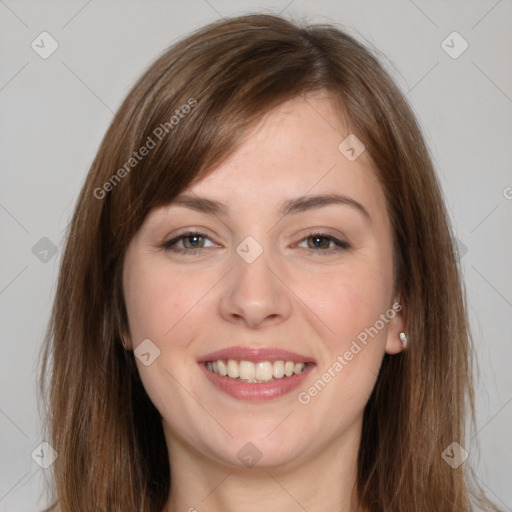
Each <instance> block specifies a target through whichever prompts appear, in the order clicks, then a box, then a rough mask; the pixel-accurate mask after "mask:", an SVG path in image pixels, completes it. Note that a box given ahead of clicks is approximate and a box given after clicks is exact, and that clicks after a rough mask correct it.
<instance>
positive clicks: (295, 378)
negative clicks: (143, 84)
mask: <svg viewBox="0 0 512 512" xmlns="http://www.w3.org/2000/svg"><path fill="white" fill-rule="evenodd" d="M348 135H349V132H348V131H347V130H346V128H345V127H344V123H343V122H342V120H341V119H340V115H339V114H338V113H337V111H336V110H335V109H334V106H333V104H332V103H331V101H330V100H329V98H328V97H327V96H324V95H319V94H316V95H311V96H309V97H307V101H306V99H304V98H296V99H293V100H290V101H288V102H286V103H284V104H283V105H281V106H280V107H279V108H277V109H276V110H274V111H272V112H271V113H269V114H268V115H267V116H266V117H265V119H264V120H263V121H262V122H261V123H260V124H259V125H258V126H257V127H256V128H255V129H254V130H253V131H252V132H251V133H250V135H249V136H248V137H247V138H246V140H245V142H244V143H243V144H242V146H241V147H239V148H238V150H237V151H236V152H235V153H234V154H233V155H232V156H231V157H230V158H229V159H228V160H226V161H225V162H224V163H223V164H222V165H221V166H219V167H218V168H216V169H215V170H214V171H213V172H211V173H210V174H208V175H207V176H206V177H204V178H202V179H201V180H200V181H197V182H196V183H195V184H193V185H192V186H191V187H189V188H188V189H187V190H185V191H184V192H183V194H182V195H181V196H180V199H179V200H176V201H173V203H171V204H169V205H168V206H166V207H163V208H160V209H157V210H154V211H153V212H151V213H150V214H149V215H148V217H147V218H146V219H145V222H144V224H143V225H142V227H141V228H140V230H139V231H138V232H137V234H136V235H135V237H134V238H133V239H132V241H131V243H130V245H129V248H128V251H127V254H126V258H125V263H124V275H123V285H124V294H125V302H126V307H127V312H128V318H129V331H130V339H129V340H126V341H127V342H128V344H129V345H130V344H131V347H132V348H133V349H135V354H136V356H138V357H136V362H137V366H138V370H139V373H140V376H141V378H142V381H143V384H144V387H145V389H146V390H147V393H148V395H149V397H150V398H151V400H152V402H153V403H154V404H155V406H156V407H157V409H158V410H159V412H160V414H161V416H162V422H163V427H164V432H165V435H166V439H167V444H168V448H169V451H170V452H171V453H172V452H173V448H174V447H176V448H177V450H178V448H179V447H181V448H180V449H182V450H187V449H188V450H191V451H193V450H197V453H201V454H202V455H201V456H202V457H206V459H205V460H209V461H210V462H216V463H221V464H224V465H228V466H238V467H241V466H243V465H244V464H245V465H247V464H250V462H248V461H249V459H248V458H247V457H249V458H251V457H252V460H253V461H256V459H259V460H258V461H257V463H258V465H261V466H268V467H277V466H279V467H287V466H293V465H297V464H305V463H307V462H308V461H310V460H313V459H314V458H315V457H316V456H319V455H320V454H321V453H324V452H325V451H326V448H327V447H329V449H333V448H334V447H339V448H340V449H343V447H348V446H354V445H357V444H358V442H359V434H360V429H361V425H362V414H363V410H364V407H365V404H366V402H367V401H368V398H369V395H370V393H371V391H372V389H373V387H374V384H375V381H376V378H377V374H378V371H379V367H380V364H381V362H382V358H383V356H384V353H385V352H388V353H396V352H398V351H399V350H400V341H399V332H400V331H401V330H402V327H403V325H402V313H401V312H400V311H399V309H400V306H397V304H396V302H397V297H395V295H394V291H393V259H392V257H393V255H392V234H391V228H390V220H389V218H388V215H387V212H386V203H385V198H384V195H383V192H382V189H381V187H380V185H379V183H378V181H377V179H376V177H375V175H374V172H373V171H372V170H371V169H370V166H369V161H368V159H367V155H366V154H365V153H364V152H363V153H362V154H361V155H360V156H359V157H358V158H356V159H355V160H353V161H351V160H349V159H348V158H347V156H346V155H347V154H349V155H350V153H343V152H342V151H341V150H340V149H339V148H338V146H339V145H340V143H341V142H342V141H343V140H344V139H345V138H346V137H347V136H348ZM191 233H192V234H191ZM143 340H146V341H143ZM147 340H150V341H147ZM208 361H210V362H212V363H213V362H215V364H208ZM218 361H221V362H218ZM287 363H288V364H287ZM303 363H306V364H305V366H303ZM226 372H228V375H222V374H223V373H224V374H225V373H226ZM283 372H284V375H283ZM290 372H293V373H292V375H289V374H290ZM237 375H238V377H237ZM241 377H242V378H243V379H241ZM263 381H264V382H263ZM247 443H252V444H247ZM178 451H179V450H178ZM171 457H172V455H171ZM171 464H172V460H171Z"/></svg>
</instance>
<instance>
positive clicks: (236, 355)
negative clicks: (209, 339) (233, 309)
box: [198, 347, 315, 363]
mask: <svg viewBox="0 0 512 512" xmlns="http://www.w3.org/2000/svg"><path fill="white" fill-rule="evenodd" d="M219 359H234V360H236V361H252V362H253V363H257V362H259V361H271V362H272V361H280V360H281V361H293V362H294V363H314V362H315V360H314V359H313V358H311V357H309V356H305V355H302V354H297V353H296V352H290V351H289V350H282V349H279V348H272V347H268V348H264V347H260V348H251V347H229V348H224V349H222V350H217V351H215V352H210V353H209V354H206V355H205V356H202V357H200V358H199V359H198V362H199V363H204V362H207V361H218V360H219Z"/></svg>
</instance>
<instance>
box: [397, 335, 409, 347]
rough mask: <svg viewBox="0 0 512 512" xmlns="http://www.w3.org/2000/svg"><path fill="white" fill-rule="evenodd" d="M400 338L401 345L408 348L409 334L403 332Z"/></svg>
mask: <svg viewBox="0 0 512 512" xmlns="http://www.w3.org/2000/svg"><path fill="white" fill-rule="evenodd" d="M399 337H400V343H401V344H402V347H403V348H407V343H409V337H408V336H407V334H405V332H401V333H400V334H399Z"/></svg>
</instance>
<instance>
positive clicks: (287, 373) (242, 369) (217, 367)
mask: <svg viewBox="0 0 512 512" xmlns="http://www.w3.org/2000/svg"><path fill="white" fill-rule="evenodd" d="M206 368H208V370H210V371H212V372H214V373H216V374H217V375H222V376H223V377H226V376H227V377H230V378H231V379H239V380H243V381H245V382H251V383H256V382H270V381H272V380H275V379H282V378H283V377H291V376H292V375H293V374H295V375H298V374H299V373H302V372H303V371H304V368H306V363H294V362H293V361H282V360H280V361H274V362H273V363H272V362H270V361H259V362H257V363H253V362H252V361H236V360H234V359H228V361H227V362H225V361H223V360H222V359H219V360H218V361H208V362H207V363H206Z"/></svg>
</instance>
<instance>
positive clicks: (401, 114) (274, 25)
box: [41, 14, 494, 512]
mask: <svg viewBox="0 0 512 512" xmlns="http://www.w3.org/2000/svg"><path fill="white" fill-rule="evenodd" d="M314 91H327V92H328V93H329V95H330V97H331V98H332V99H333V101H335V102H336V105H337V106H338V107H339V111H340V114H342V115H344V116H345V117H346V119H347V120H348V123H349V125H350V129H351V132H352V133H354V134H356V135H357V137H358V138H360V139H361V140H362V141H363V142H364V144H365V145H366V150H367V152H368V155H369V156H370V157H371V161H372V166H373V168H374V172H375V173H376V175H377V176H378V178H379V180H380V183H381V186H382V188H383V190H384V192H385V196H386V198H387V206H388V211H389V215H390V218H391V222H392V227H393V239H394V259H395V283H396V289H397V291H398V293H399V295H400V297H401V300H402V303H403V304H404V305H405V308H406V311H407V323H408V326H407V327H408V333H409V337H410V340H411V341H410V346H409V349H408V350H407V351H406V352H405V353H402V354H400V355H393V356H390V355H386V356H385V358H384V361H383V365H382V368H381V372H380V375H379V377H378V380H377V384H376V387H375V389H374V391H373V394H372V395H371V397H370V400H369V402H368V404H367V406H366V409H365V413H364V423H363V432H362V442H361V446H360V449H359V464H358V491H359V495H360V499H361V503H362V504H363V506H365V507H367V508H368V509H369V510H371V511H372V512H374V511H384V510H385V511H390V510H393V511H397V512H402V511H403V512H411V511H434V510H435V511H436V512H444V511H457V512H458V511H462V510H472V508H471V507H472V505H471V504H470V501H471V494H470V490H469V483H468V471H467V464H466V463H465V464H462V465H461V466H459V467H458V468H456V469H453V468H452V467H451V466H450V465H449V464H448V463H447V462H445V460H444V459H443V458H442V453H443V451H444V450H445V449H446V448H447V447H448V446H449V445H450V444H451V443H452V442H457V443H459V444H460V445H461V446H464V444H465V436H464V432H465V420H466V416H467V413H469V415H470V416H471V415H472V413H473V388H472V381H471V374H472V367H471V342H470V335H469V332H468V321H467V315H466V311H465V304H464V294H463V289H462V285H461V281H460V277H459V269H458V265H457V259H456V254H455V251H454V246H453V242H452V240H453V238H452V235H451V230H450V226H449V223H448V218H447V212H446V210H445V206H444V204H443V198H442V194H441V191H440V188H439V184H438V181H437V178H436V176H435V172H434V169H433V165H432V162H431V158H430V156H429V152H428V150H427V147H426V145H425V143H424V140H423V137H422V134H421V132H420V129H419V127H418V124H417V122H416V120H415V117H414V115H413V113H412V111H411V109H410V107H409V106H408V104H407V101H406V100H405V98H404V95H403V94H402V92H401V91H400V90H399V88H398V87H397V86H396V85H395V83H394V82H393V80H392V79H391V78H390V76H389V75H388V73H387V72H386V71H385V69H384V67H383V66H382V65H381V64H380V63H379V61H378V59H377V58H376V57H375V56H374V55H373V53H372V52H371V51H370V50H369V49H367V48H366V47H365V46H364V45H363V44H361V43H360V42H358V41H357V40H356V39H355V38H353V37H352V36H350V35H349V34H347V33H346V32H345V31H343V30H340V29H338V28H336V27H334V26H333V25H304V26H301V25H300V24H295V23H292V22H290V21H288V20H285V19H283V18H281V17H278V16H271V15H263V14H254V15H246V16H240V17H237V18H231V19H228V20H222V21H219V22H216V23H213V24H211V25H208V26H206V27H204V28H202V29H200V30H198V31H196V32H195V33H193V34H192V35H190V36H189V37H187V38H186V39H184V40H182V41H180V42H178V43H177V44H175V45H174V46H172V47H171V48H170V49H168V50H167V51H166V52H165V53H164V54H163V55H162V56H161V57H160V58H158V60H156V62H154V63H153V64H152V65H151V66H150V67H149V68H148V70H147V71H146V72H145V73H144V74H143V75H142V76H141V78H140V79H139V80H138V81H137V83H136V84H135V86H134V87H133V88H132V90H131V91H130V93H129V94H128V96H127V98H126V99H125V101H124V102H123V104H122V105H121V107H120V108H119V111H118V112H117V115H116V117H115V119H114V120H113V121H112V124H111V126H110V127H109V129H108V131H107V133H106V135H105V137H104V139H103V141H102V143H101V146H100V148H99V151H98V153H97V155H96V158H95V160H94V162H93V164H92V167H91V169H90V171H89V174H88V176H87V179H86V181H85V184H84V186H83V188H82V191H81V194H80V197H79V199H78V204H77V206H76V210H75V213H74V216H73V219H72V221H71V225H70V229H69V233H68V238H67V243H66V248H65V252H64V254H63V258H62V262H61V268H60V275H59V281H58V288H57V292H56V297H55V303H54V308H53V312H52V316H51V322H50V325H49V328H48V332H47V336H46V340H45V345H44V350H43V354H42V361H43V363H42V369H41V389H42V391H43V393H45V397H46V400H47V403H48V412H47V414H48V425H49V432H48V435H49V440H50V443H51V444H52V446H53V447H54V448H55V450H56V451H57V452H58V454H59V457H58V459H57V460H56V462H55V463H54V466H53V469H54V481H53V489H54V499H55V500H56V501H55V504H54V506H53V507H50V509H53V508H55V507H58V508H59V509H60V510H62V511H63V512H78V511H90V510H101V511H109V512H111V511H122V512H130V511H138V512H155V511H159V510H162V508H163V506H164V504H165V502H166V500H167V497H168V493H169V482H170V478H171V475H170V468H169V462H168V457H167V450H166V445H165V439H164V436H163V430H162V426H161V418H160V416H159V414H158V412H157V410H156V409H155V407H154V406H153V404H152V403H151V401H150V400H149V398H148V396H147V395H146V393H145V390H144V388H143V386H142V384H141V381H140V379H139V377H138V373H137V370H136V367H135V363H134V356H133V353H132V352H129V351H125V350H123V348H122V346H121V343H120V339H121V336H122V334H123V333H127V332H128V331H127V329H128V327H127V325H128V324H127V316H126V311H125V308H124V301H123V291H122V281H121V276H122V267H123V259H124V254H125V251H126V248H127V246H128V243H129V242H130V240H131V239H132V237H133V236H134V234H135V233H136V231H137V230H138V229H139V227H140V226H141V224H142V222H143V220H144V218H145V217H146V215H147V214H148V213H149V212H150V211H151V210H153V209H154V208H156V207H159V206H163V205H165V204H167V203H169V202H170V201H172V199H173V198H174V197H175V196H176V195H178V194H179V193H180V192H181V191H183V190H184V189H185V188H186V187H187V186H189V185H190V184H191V183H193V182H194V181H195V180H198V179H200V178H201V177H203V176H204V175H205V174H206V173H207V172H211V170H212V169H214V168H215V167H216V166H218V165H219V164H220V163H221V162H222V161H224V160H225V159H226V158H227V157H228V156H229V155H230V154H232V153H233V151H234V150H235V149H236V148H237V147H238V145H239V144H240V142H241V141H242V140H243V138H244V137H245V136H246V135H247V133H248V132H249V129H250V128H251V127H253V126H255V124H256V123H257V122H258V121H259V120H261V119H262V116H263V115H264V114H265V113H268V112H269V111H270V110H272V109H273V108H274V107H276V106H278V105H279V104H281V103H282V102H284V101H285V100H288V99H291V98H293V97H296V96H299V95H302V96H303V97H304V98H306V96H305V95H306V94H307V93H310V92H314ZM340 142H341V139H340ZM142 147H146V151H143V150H142V149H141V148H142ZM143 153H144V155H143ZM471 417H472V416H471ZM482 503H486V502H485V500H483V501H482ZM488 507H489V509H491V507H492V505H488ZM50 509H49V510H50ZM492 509H493V510H494V508H492Z"/></svg>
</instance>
